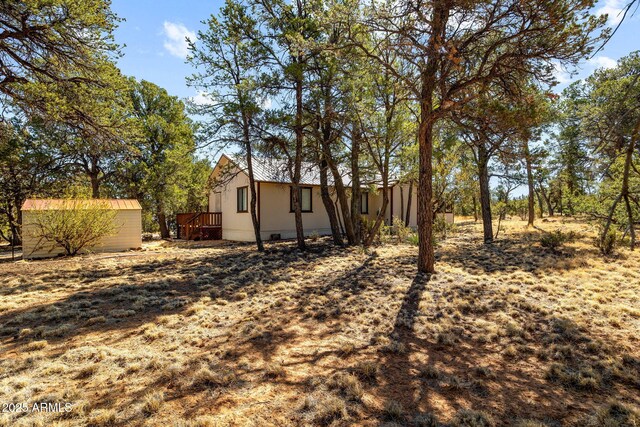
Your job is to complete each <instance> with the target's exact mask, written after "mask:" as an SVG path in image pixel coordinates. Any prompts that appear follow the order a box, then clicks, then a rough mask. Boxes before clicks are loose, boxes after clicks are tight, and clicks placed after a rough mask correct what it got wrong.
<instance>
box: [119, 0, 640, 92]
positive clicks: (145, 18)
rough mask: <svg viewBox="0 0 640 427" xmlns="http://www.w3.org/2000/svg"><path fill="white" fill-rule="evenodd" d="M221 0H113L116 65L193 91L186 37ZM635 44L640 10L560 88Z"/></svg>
mask: <svg viewBox="0 0 640 427" xmlns="http://www.w3.org/2000/svg"><path fill="white" fill-rule="evenodd" d="M626 2H627V0H602V1H600V2H599V3H598V4H597V6H596V10H597V11H598V13H609V24H610V25H614V24H615V23H617V22H618V20H619V19H620V16H618V13H619V11H620V10H621V8H622V7H623V5H624V3H626ZM222 4H223V0H214V1H205V0H180V1H175V0H113V3H112V9H113V11H114V12H115V13H116V14H118V16H120V17H121V18H124V19H125V21H123V22H121V23H120V25H119V27H118V29H117V30H116V33H115V38H116V42H117V43H119V44H124V45H126V46H125V47H124V49H123V52H124V57H123V58H121V59H120V60H119V61H118V63H119V66H120V69H121V70H122V71H123V72H124V73H125V74H127V75H132V76H135V77H137V78H138V79H145V80H148V81H151V82H153V83H155V84H157V85H159V86H161V87H164V88H165V89H167V91H168V92H169V93H170V94H171V95H176V96H179V97H181V98H187V97H194V96H197V95H198V94H197V93H196V91H195V89H194V88H190V87H188V86H187V85H186V82H185V77H187V76H189V75H191V74H192V73H193V72H194V70H193V68H192V67H191V66H190V65H189V64H185V56H186V54H187V44H186V42H185V40H184V39H185V37H190V38H192V37H195V34H196V33H197V31H198V30H202V29H204V25H203V24H202V22H201V21H203V20H206V19H207V18H208V17H209V16H210V15H211V14H215V13H217V12H218V9H219V8H220V6H221V5H222ZM637 49H640V11H637V12H636V14H635V15H634V16H633V17H631V18H629V17H628V18H627V19H625V21H624V22H623V23H622V26H621V27H620V29H619V30H618V32H617V33H616V35H615V36H614V37H613V39H612V40H611V41H610V42H609V43H608V44H607V45H606V46H605V48H604V49H603V50H602V51H601V52H599V53H598V55H597V56H596V57H595V58H593V59H591V60H589V61H584V62H583V64H582V65H581V66H580V68H579V69H578V70H577V71H578V75H577V77H572V76H571V75H570V74H569V72H568V71H571V70H558V79H559V80H560V82H561V83H562V84H561V85H560V86H558V90H559V89H561V88H562V87H564V86H566V84H567V83H568V82H570V81H571V79H572V78H574V79H575V78H580V77H584V76H587V75H589V74H591V72H593V70H594V69H595V68H596V67H601V66H613V65H615V60H616V59H618V58H620V57H622V56H625V55H627V54H628V53H629V52H631V51H633V50H637Z"/></svg>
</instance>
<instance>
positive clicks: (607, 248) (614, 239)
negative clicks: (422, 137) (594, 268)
mask: <svg viewBox="0 0 640 427" xmlns="http://www.w3.org/2000/svg"><path fill="white" fill-rule="evenodd" d="M600 229H601V231H600V232H599V233H598V237H596V238H595V240H594V244H595V246H596V247H597V248H598V249H600V252H601V253H602V254H603V255H613V253H614V252H615V250H616V248H617V247H618V245H619V244H620V242H621V240H622V239H621V236H620V232H619V231H618V230H616V229H615V228H610V229H609V231H608V232H607V234H603V233H604V227H600Z"/></svg>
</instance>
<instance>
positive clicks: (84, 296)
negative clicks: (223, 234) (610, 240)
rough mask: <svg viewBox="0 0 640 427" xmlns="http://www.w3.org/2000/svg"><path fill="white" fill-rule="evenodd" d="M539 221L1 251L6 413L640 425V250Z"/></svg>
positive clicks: (215, 420) (119, 420)
mask: <svg viewBox="0 0 640 427" xmlns="http://www.w3.org/2000/svg"><path fill="white" fill-rule="evenodd" d="M537 227H538V228H535V229H527V228H526V227H525V223H524V222H522V221H518V220H510V221H506V223H503V230H502V231H501V232H500V235H499V237H498V240H497V241H496V242H495V243H494V244H493V245H488V246H487V245H483V244H482V241H481V228H480V225H479V224H474V223H473V221H463V222H461V223H460V224H458V225H457V226H456V228H457V230H456V232H455V233H452V234H450V235H449V236H448V237H447V238H446V239H444V240H442V241H441V242H440V243H439V245H438V249H437V270H438V272H437V273H436V274H435V275H433V276H431V277H424V276H417V275H416V267H415V264H416V252H417V247H416V246H412V245H409V244H394V243H392V242H390V243H386V244H384V245H380V246H376V247H374V248H372V249H370V250H368V251H364V250H362V249H361V248H348V249H341V248H335V247H333V246H331V245H330V244H329V243H328V241H327V240H325V239H320V240H318V241H314V242H310V248H311V250H310V251H309V252H308V253H300V252H298V251H297V250H295V248H294V246H293V243H291V242H279V243H273V244H271V243H270V244H267V251H266V253H264V254H259V253H257V252H255V251H254V249H253V247H252V246H250V245H241V244H203V243H200V244H198V243H196V244H191V245H187V244H178V243H162V244H155V245H148V246H147V247H146V248H145V250H143V251H140V252H129V253H122V254H95V255H85V256H80V257H76V258H57V259H51V260H41V261H19V262H9V261H6V260H3V261H2V262H1V263H0V404H2V405H3V408H0V409H3V413H0V426H5V425H6V426H13V425H18V426H20V425H22V426H39V425H41V426H52V425H60V426H81V425H82V426H84V425H90V426H110V425H117V426H125V425H126V426H128V425H133V426H137V425H140V426H141V425H150V426H155V425H163V426H169V425H175V426H307V425H308V426H314V425H334V426H347V425H360V426H377V425H385V426H440V425H446V426H470V427H478V426H492V425H496V426H503V425H505V426H506V425H512V426H520V427H537V426H550V427H552V426H608V427H614V426H640V415H639V413H638V407H639V406H640V250H636V251H635V252H631V251H629V250H628V249H625V248H621V249H619V250H618V252H617V253H616V254H615V255H614V256H611V257H603V256H601V255H600V253H599V252H598V250H597V249H596V248H595V247H594V245H593V244H592V239H593V236H594V230H593V229H592V228H591V227H590V226H589V225H587V224H585V223H582V222H578V221H574V220H571V219H566V218H565V219H561V218H552V219H551V220H547V221H538V222H537ZM555 229H561V230H565V231H573V232H575V233H576V238H575V239H574V240H573V241H571V242H568V243H566V244H565V245H564V246H563V247H561V248H560V249H559V250H557V251H554V250H550V249H547V248H544V247H542V246H541V245H540V238H541V236H542V234H543V233H544V232H548V231H551V230H555ZM37 402H69V403H72V408H71V410H70V412H34V411H32V410H31V409H32V407H31V405H33V404H34V403H37ZM5 404H6V405H7V406H5ZM9 404H14V405H16V404H26V405H28V406H29V410H28V411H26V412H15V407H11V408H10V407H8V406H9ZM12 408H13V410H9V409H12Z"/></svg>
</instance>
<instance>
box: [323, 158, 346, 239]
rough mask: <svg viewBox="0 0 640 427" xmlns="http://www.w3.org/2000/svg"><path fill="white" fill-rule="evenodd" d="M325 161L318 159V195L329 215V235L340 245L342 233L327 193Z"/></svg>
mask: <svg viewBox="0 0 640 427" xmlns="http://www.w3.org/2000/svg"><path fill="white" fill-rule="evenodd" d="M327 168H328V166H327V161H326V160H325V159H324V157H323V158H322V160H321V161H320V195H321V196H322V203H323V204H324V208H325V210H326V211H327V216H328V217H329V225H330V226H331V236H332V237H333V243H334V244H336V245H339V246H342V234H341V233H340V224H339V223H338V215H337V213H336V208H335V206H334V204H333V200H332V199H331V195H330V194H329V179H328V173H327Z"/></svg>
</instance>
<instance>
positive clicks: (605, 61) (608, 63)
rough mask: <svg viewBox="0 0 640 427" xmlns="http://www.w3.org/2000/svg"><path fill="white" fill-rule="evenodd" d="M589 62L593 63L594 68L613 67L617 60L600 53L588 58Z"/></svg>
mask: <svg viewBox="0 0 640 427" xmlns="http://www.w3.org/2000/svg"><path fill="white" fill-rule="evenodd" d="M589 64H591V65H593V66H594V67H595V68H615V66H616V65H617V62H616V60H615V59H613V58H609V57H608V56H604V55H600V56H596V57H595V58H591V59H589Z"/></svg>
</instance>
